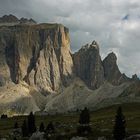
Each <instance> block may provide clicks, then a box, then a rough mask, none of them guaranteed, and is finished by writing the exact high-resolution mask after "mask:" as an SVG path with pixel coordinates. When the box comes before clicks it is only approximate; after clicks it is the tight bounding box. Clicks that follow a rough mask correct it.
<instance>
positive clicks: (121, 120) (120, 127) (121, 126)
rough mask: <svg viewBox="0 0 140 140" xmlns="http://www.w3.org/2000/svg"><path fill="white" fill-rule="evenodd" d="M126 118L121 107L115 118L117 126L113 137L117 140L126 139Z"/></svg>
mask: <svg viewBox="0 0 140 140" xmlns="http://www.w3.org/2000/svg"><path fill="white" fill-rule="evenodd" d="M125 123H126V121H125V117H124V115H123V113H122V108H121V107H119V108H118V110H117V114H116V117H115V125H114V131H113V136H114V139H115V140H123V139H124V138H125V135H126V132H125Z"/></svg>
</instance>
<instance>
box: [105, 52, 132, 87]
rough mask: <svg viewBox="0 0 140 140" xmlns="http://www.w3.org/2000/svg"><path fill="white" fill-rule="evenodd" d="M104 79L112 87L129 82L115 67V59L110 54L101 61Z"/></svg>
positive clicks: (114, 56)
mask: <svg viewBox="0 0 140 140" xmlns="http://www.w3.org/2000/svg"><path fill="white" fill-rule="evenodd" d="M103 67H104V76H105V79H106V80H107V81H108V82H110V83H112V84H113V85H120V84H122V83H124V82H126V81H128V80H129V78H128V77H126V76H125V74H122V73H121V72H120V70H119V68H118V65H117V57H116V55H115V54H114V53H113V52H112V53H110V54H108V56H107V57H106V58H105V59H104V60H103Z"/></svg>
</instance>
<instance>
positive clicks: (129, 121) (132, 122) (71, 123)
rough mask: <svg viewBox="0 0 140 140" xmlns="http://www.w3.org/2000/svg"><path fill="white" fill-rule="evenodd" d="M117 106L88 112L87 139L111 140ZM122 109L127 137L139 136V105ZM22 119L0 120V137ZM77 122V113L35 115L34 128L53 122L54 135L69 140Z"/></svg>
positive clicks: (124, 105) (23, 117) (10, 130)
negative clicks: (101, 138) (101, 139)
mask: <svg viewBox="0 0 140 140" xmlns="http://www.w3.org/2000/svg"><path fill="white" fill-rule="evenodd" d="M118 106H119V105H114V106H111V107H107V108H104V109H100V110H97V111H94V112H90V116H91V123H90V125H91V127H92V134H90V135H89V136H87V137H88V139H91V140H93V138H95V139H96V138H97V137H99V136H105V137H107V138H108V139H111V137H112V130H113V125H114V118H115V114H116V110H117V107H118ZM122 108H123V113H124V115H125V118H126V131H127V136H130V135H134V134H140V110H139V108H140V103H129V104H123V105H122ZM24 119H27V118H26V116H15V117H11V118H7V119H0V136H3V137H8V135H9V134H10V133H11V132H12V130H13V127H14V123H15V122H18V124H19V127H20V126H21V124H22V123H23V120H24ZM78 120H79V113H78V112H76V113H69V114H57V115H53V116H52V115H47V116H37V115H36V126H37V127H39V125H40V123H41V122H44V124H45V126H46V125H47V124H48V123H49V122H50V121H53V123H54V124H55V126H56V133H57V134H56V135H63V136H62V137H63V138H61V139H69V138H71V137H72V136H73V135H76V128H77V126H78ZM52 139H55V138H52Z"/></svg>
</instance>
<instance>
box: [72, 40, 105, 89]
mask: <svg viewBox="0 0 140 140" xmlns="http://www.w3.org/2000/svg"><path fill="white" fill-rule="evenodd" d="M73 61H74V66H75V73H76V75H77V76H78V77H80V78H81V79H82V80H83V81H85V83H86V84H87V85H88V86H89V87H90V88H91V89H97V88H98V87H99V86H100V85H102V84H103V82H104V69H103V66H102V61H101V57H100V54H99V46H98V44H97V43H96V42H95V41H93V42H92V44H90V45H88V44H87V45H85V46H83V47H82V48H81V49H80V50H79V51H78V52H76V53H75V54H74V55H73Z"/></svg>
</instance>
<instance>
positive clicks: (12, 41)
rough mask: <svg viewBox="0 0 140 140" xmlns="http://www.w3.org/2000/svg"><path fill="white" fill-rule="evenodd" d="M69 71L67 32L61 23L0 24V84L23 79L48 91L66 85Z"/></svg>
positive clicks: (71, 63)
mask: <svg viewBox="0 0 140 140" xmlns="http://www.w3.org/2000/svg"><path fill="white" fill-rule="evenodd" d="M72 73H73V61H72V57H71V52H70V39H69V33H68V29H67V28H66V27H64V26H63V25H59V24H35V25H28V24H19V25H14V26H0V81H1V82H0V86H2V85H4V84H7V83H8V82H10V81H12V82H14V83H15V84H18V83H20V81H25V82H26V83H28V84H29V85H31V86H35V87H37V88H38V89H39V90H40V91H42V92H47V93H52V92H55V91H57V90H59V89H60V88H61V87H62V85H67V84H68V83H69V80H70V79H71V77H72Z"/></svg>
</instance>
